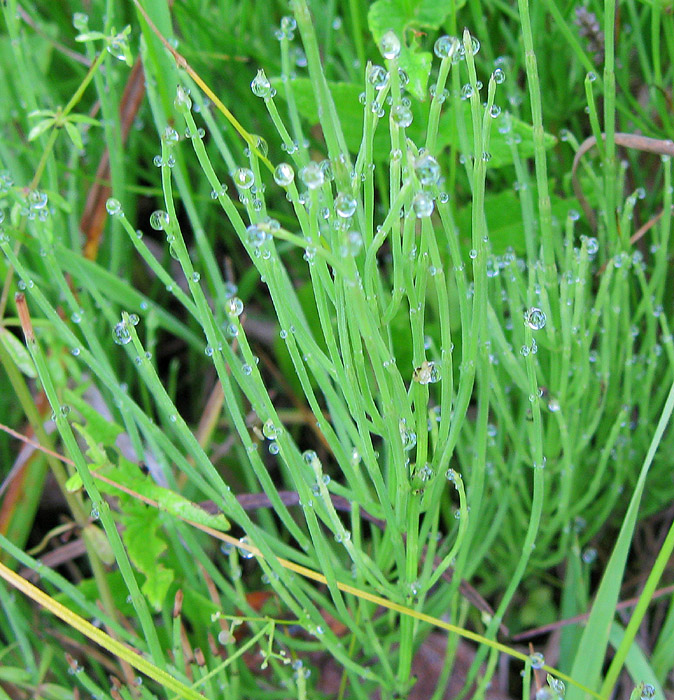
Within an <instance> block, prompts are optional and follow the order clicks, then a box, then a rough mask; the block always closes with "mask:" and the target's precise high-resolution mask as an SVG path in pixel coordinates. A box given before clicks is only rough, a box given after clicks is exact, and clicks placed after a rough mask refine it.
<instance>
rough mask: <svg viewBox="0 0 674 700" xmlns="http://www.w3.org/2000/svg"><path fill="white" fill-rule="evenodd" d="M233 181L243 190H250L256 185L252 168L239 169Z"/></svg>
mask: <svg viewBox="0 0 674 700" xmlns="http://www.w3.org/2000/svg"><path fill="white" fill-rule="evenodd" d="M233 179H234V183H235V184H236V185H237V187H239V188H240V189H242V190H249V189H250V188H251V187H252V186H253V184H254V183H255V175H253V171H252V170H251V169H250V168H237V170H236V171H235V173H234V175H233Z"/></svg>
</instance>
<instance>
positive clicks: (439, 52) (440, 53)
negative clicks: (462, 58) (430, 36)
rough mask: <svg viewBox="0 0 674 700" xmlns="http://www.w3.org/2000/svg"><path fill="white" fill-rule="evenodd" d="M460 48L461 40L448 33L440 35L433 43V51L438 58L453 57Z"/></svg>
mask: <svg viewBox="0 0 674 700" xmlns="http://www.w3.org/2000/svg"><path fill="white" fill-rule="evenodd" d="M458 50H459V40H458V39H457V38H456V37H455V36H449V35H448V34H445V35H443V36H441V37H439V38H438V39H437V40H436V42H435V44H434V45H433V52H434V53H435V55H436V56H437V57H438V58H451V57H452V56H453V55H454V54H455V53H456V52H457V51H458Z"/></svg>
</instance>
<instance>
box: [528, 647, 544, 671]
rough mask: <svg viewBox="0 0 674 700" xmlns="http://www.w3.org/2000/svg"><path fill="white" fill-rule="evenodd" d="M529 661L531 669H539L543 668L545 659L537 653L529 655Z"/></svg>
mask: <svg viewBox="0 0 674 700" xmlns="http://www.w3.org/2000/svg"><path fill="white" fill-rule="evenodd" d="M529 661H530V662H531V668H535V669H539V668H543V666H545V657H544V656H543V654H541V653H540V652H538V651H537V652H534V653H533V654H530V655H529Z"/></svg>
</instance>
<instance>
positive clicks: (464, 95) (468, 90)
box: [461, 83, 473, 100]
mask: <svg viewBox="0 0 674 700" xmlns="http://www.w3.org/2000/svg"><path fill="white" fill-rule="evenodd" d="M472 96H473V86H472V85H471V84H470V83H466V84H465V85H464V86H463V87H462V88H461V99H462V100H469V99H470V98H471V97H472Z"/></svg>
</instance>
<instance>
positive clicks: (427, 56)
mask: <svg viewBox="0 0 674 700" xmlns="http://www.w3.org/2000/svg"><path fill="white" fill-rule="evenodd" d="M464 2H465V0H457V1H456V2H455V3H454V5H455V8H458V7H461V5H463V4H464ZM451 11H452V3H451V2H438V0H377V2H374V3H372V5H370V10H369V12H368V15H367V22H368V26H369V27H370V31H371V32H372V36H373V37H374V40H375V42H376V43H377V44H379V42H380V41H381V38H382V36H383V35H384V34H385V33H386V32H388V31H393V32H394V33H395V34H396V36H397V37H398V38H399V39H400V42H401V45H402V46H401V50H400V56H399V59H398V60H399V64H400V67H401V68H402V69H403V70H404V71H405V72H406V73H407V75H408V76H409V78H410V82H409V85H408V86H407V89H408V91H409V92H410V93H411V94H412V95H414V96H415V97H416V98H418V99H420V100H425V99H426V97H427V92H426V86H427V85H428V78H429V76H430V74H431V63H432V60H433V56H432V54H431V53H429V52H428V51H418V50H417V47H416V40H415V32H416V31H417V30H418V29H438V28H439V27H440V25H441V24H442V23H443V22H444V20H445V18H446V17H447V16H448V15H449V14H450V12H451Z"/></svg>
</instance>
